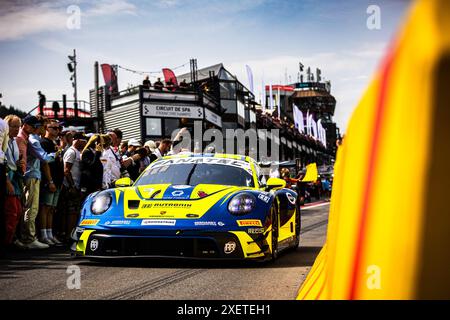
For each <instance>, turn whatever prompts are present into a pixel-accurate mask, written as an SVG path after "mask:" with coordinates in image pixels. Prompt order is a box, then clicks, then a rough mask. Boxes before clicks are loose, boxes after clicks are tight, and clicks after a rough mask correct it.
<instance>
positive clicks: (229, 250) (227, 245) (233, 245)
mask: <svg viewBox="0 0 450 320" xmlns="http://www.w3.org/2000/svg"><path fill="white" fill-rule="evenodd" d="M234 250H236V242H234V241H228V242H227V243H225V246H224V247H223V252H225V254H230V253H232V252H234Z"/></svg>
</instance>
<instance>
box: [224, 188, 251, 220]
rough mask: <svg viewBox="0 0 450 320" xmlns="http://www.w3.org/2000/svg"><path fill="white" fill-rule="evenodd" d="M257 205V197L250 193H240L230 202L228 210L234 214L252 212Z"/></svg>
mask: <svg viewBox="0 0 450 320" xmlns="http://www.w3.org/2000/svg"><path fill="white" fill-rule="evenodd" d="M255 205H256V198H255V197H254V196H253V195H252V194H250V193H240V194H238V195H236V196H234V197H233V198H232V199H231V201H230V202H229V203H228V211H230V213H231V214H234V215H243V214H247V213H249V212H251V211H252V210H253V209H254V208H255Z"/></svg>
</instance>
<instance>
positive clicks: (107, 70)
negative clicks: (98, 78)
mask: <svg viewBox="0 0 450 320" xmlns="http://www.w3.org/2000/svg"><path fill="white" fill-rule="evenodd" d="M101 67H102V73H103V79H105V85H106V86H107V87H108V90H109V92H111V93H115V92H118V91H119V88H118V85H117V76H116V73H115V72H114V69H113V68H112V67H111V65H109V64H107V63H103V64H102V65H101Z"/></svg>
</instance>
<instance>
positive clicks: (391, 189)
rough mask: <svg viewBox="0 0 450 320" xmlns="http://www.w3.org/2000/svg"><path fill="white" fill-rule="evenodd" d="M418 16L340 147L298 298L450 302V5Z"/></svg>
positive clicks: (419, 10)
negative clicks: (322, 230) (323, 227)
mask: <svg viewBox="0 0 450 320" xmlns="http://www.w3.org/2000/svg"><path fill="white" fill-rule="evenodd" d="M411 9H412V10H411V11H410V13H409V16H408V19H407V21H406V24H405V26H404V27H403V28H402V29H401V30H400V32H399V33H398V34H397V37H396V38H395V41H394V42H393V43H391V45H390V48H389V49H388V52H387V54H386V56H385V58H384V61H383V62H382V64H381V65H380V68H379V70H378V72H377V73H376V74H375V77H374V79H373V81H372V82H371V84H370V85H369V87H368V89H367V91H366V92H365V94H364V95H363V97H362V99H361V101H360V103H359V105H358V106H357V108H356V109H355V110H354V112H353V114H352V116H351V119H350V121H349V124H348V127H347V130H346V132H345V138H344V140H343V143H342V145H341V146H339V148H338V151H337V158H336V163H335V168H334V181H333V192H332V197H331V205H330V213H329V222H328V229H327V240H326V244H325V246H324V247H323V248H322V250H321V252H320V254H319V255H318V256H317V258H316V261H315V263H314V265H313V266H312V268H311V271H310V273H309V274H308V276H307V278H306V280H305V282H304V283H303V284H302V286H301V288H300V290H299V293H298V297H297V298H298V299H450V272H449V270H450V250H448V244H449V243H450V232H449V230H450V211H449V208H450V206H449V204H448V200H447V199H448V192H449V187H448V185H449V181H450V170H449V166H448V164H449V159H450V143H449V141H448V139H449V137H450V126H449V124H448V121H449V119H450V90H449V84H450V1H448V0H421V1H417V2H415V3H414V5H413V7H412V8H411ZM418 128H419V130H417V129H418Z"/></svg>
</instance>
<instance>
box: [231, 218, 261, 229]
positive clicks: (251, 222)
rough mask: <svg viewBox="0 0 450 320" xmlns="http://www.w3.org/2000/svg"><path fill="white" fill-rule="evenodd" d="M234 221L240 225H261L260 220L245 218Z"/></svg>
mask: <svg viewBox="0 0 450 320" xmlns="http://www.w3.org/2000/svg"><path fill="white" fill-rule="evenodd" d="M236 222H237V224H238V226H240V227H262V222H261V220H253V219H247V220H237V221H236Z"/></svg>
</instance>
